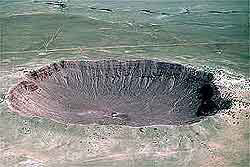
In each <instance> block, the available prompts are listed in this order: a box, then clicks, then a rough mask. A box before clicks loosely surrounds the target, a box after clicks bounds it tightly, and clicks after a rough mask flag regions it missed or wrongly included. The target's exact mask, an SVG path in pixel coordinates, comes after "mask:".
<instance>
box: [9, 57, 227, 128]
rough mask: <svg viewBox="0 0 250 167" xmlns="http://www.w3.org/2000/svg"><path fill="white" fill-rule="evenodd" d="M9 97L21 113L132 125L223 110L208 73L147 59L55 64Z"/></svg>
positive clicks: (188, 119)
mask: <svg viewBox="0 0 250 167" xmlns="http://www.w3.org/2000/svg"><path fill="white" fill-rule="evenodd" d="M7 100H8V104H9V107H10V108H11V110H12V111H14V112H18V113H19V114H21V115H25V116H39V117H46V118H50V119H53V120H56V121H59V122H63V123H72V124H76V123H77V124H93V123H96V124H116V125H127V126H132V127H140V126H151V125H182V124H190V123H193V122H197V121H200V120H201V119H203V118H204V117H205V116H209V115H213V114H216V113H217V112H218V111H219V110H221V109H222V108H223V106H224V108H225V105H223V103H224V101H225V100H224V99H222V98H221V97H220V93H219V91H218V90H217V88H216V86H215V85H214V84H213V75H212V74H211V73H207V72H204V71H198V70H195V69H193V68H189V67H186V66H183V65H180V64H171V63H166V62H158V61H151V60H135V61H129V60H128V61H117V60H99V61H62V62H60V63H54V64H51V65H48V66H45V67H43V68H41V69H39V70H36V71H31V72H29V73H27V74H26V77H25V78H23V81H22V82H20V83H19V84H17V86H15V87H14V88H12V89H10V91H9V95H8V99H7ZM227 107H229V106H227Z"/></svg>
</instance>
